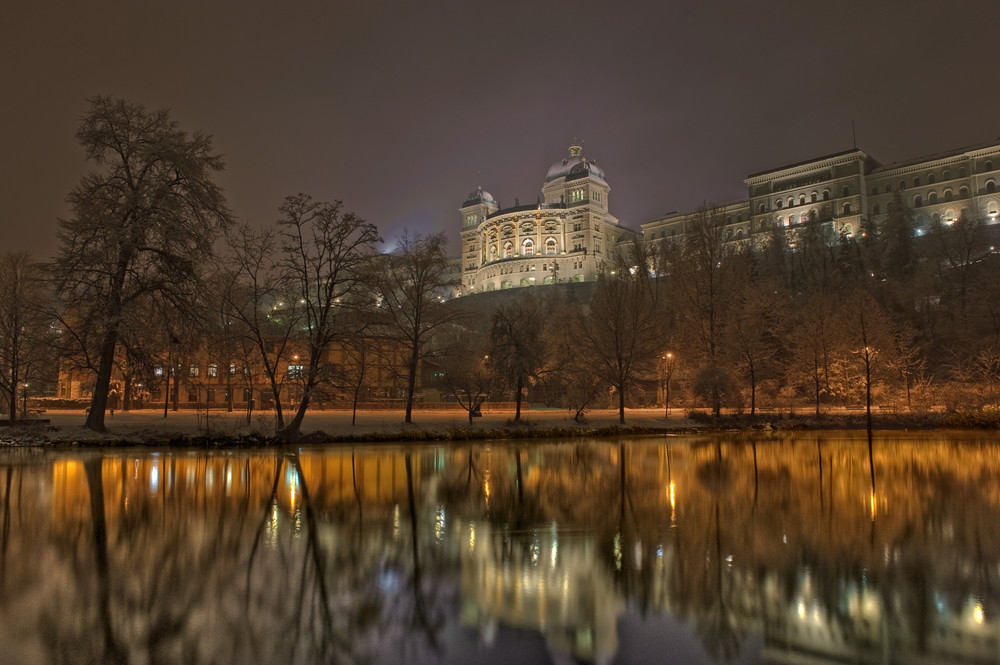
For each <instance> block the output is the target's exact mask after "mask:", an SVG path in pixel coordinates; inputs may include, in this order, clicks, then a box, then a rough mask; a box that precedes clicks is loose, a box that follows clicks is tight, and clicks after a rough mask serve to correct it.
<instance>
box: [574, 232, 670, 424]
mask: <svg viewBox="0 0 1000 665" xmlns="http://www.w3.org/2000/svg"><path fill="white" fill-rule="evenodd" d="M650 266H651V257H650V256H649V253H648V251H647V248H646V246H645V245H643V244H641V243H639V242H635V243H633V244H632V245H631V246H629V247H627V248H625V252H624V253H622V254H619V255H618V256H617V257H616V260H615V263H614V265H613V266H612V269H610V270H607V271H605V272H604V273H602V274H601V275H600V276H599V277H598V280H597V286H596V287H595V289H594V295H593V297H592V298H591V300H590V306H589V308H588V310H587V312H586V314H585V315H583V316H580V317H579V321H578V323H579V325H578V331H579V334H580V347H581V352H582V353H583V354H584V355H585V356H586V357H587V358H588V359H589V360H590V362H591V363H592V371H593V373H594V374H596V375H597V376H598V377H600V378H601V379H602V380H603V381H604V382H605V383H606V384H607V385H610V386H611V387H613V388H614V389H615V391H616V392H617V394H618V420H619V422H621V423H624V422H625V401H626V394H627V392H628V391H629V390H630V389H631V388H632V387H633V385H634V383H635V381H636V379H638V378H639V377H640V376H641V375H642V374H643V373H644V372H647V371H649V370H650V369H651V368H653V367H654V365H655V362H656V358H657V351H658V350H659V347H660V345H661V344H662V335H661V328H662V325H661V323H662V309H661V307H662V306H661V302H660V299H661V297H662V296H661V292H660V289H659V288H658V282H657V280H656V279H655V278H654V277H653V276H652V275H651V274H650Z"/></svg>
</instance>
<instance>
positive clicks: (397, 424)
mask: <svg viewBox="0 0 1000 665" xmlns="http://www.w3.org/2000/svg"><path fill="white" fill-rule="evenodd" d="M351 415H352V414H351V412H350V411H349V410H329V411H320V410H316V411H309V412H308V413H307V414H306V416H305V419H304V420H303V422H302V428H301V431H302V433H303V435H307V437H308V438H309V440H321V439H322V438H324V437H322V435H320V434H319V433H320V432H321V433H323V434H325V435H327V436H328V437H331V438H338V437H372V438H373V439H377V440H382V441H385V440H390V439H391V438H392V437H393V436H395V435H398V436H399V437H400V438H405V439H412V438H414V437H415V436H416V437H419V436H420V433H424V434H426V435H427V438H433V437H434V435H437V434H444V433H458V432H469V433H470V436H475V437H483V436H485V435H487V434H488V433H490V432H497V433H498V436H503V434H502V432H503V431H505V430H507V431H510V430H515V431H517V430H542V431H544V430H553V431H554V430H561V431H562V430H579V431H580V432H579V433H581V434H583V433H584V432H586V431H594V430H605V429H612V428H614V427H618V426H620V423H619V419H618V411H617V410H613V409H596V410H593V411H588V412H587V414H586V418H585V421H584V422H583V423H577V422H576V421H575V420H574V419H573V414H572V412H570V411H568V410H561V409H553V410H540V409H539V410H526V411H522V412H521V423H520V424H517V423H514V422H513V418H514V412H513V410H510V411H507V410H501V411H491V410H487V411H484V412H483V415H482V416H481V417H477V418H474V419H473V422H472V425H469V418H468V414H467V413H466V412H465V411H461V410H458V409H455V410H422V409H417V410H414V412H413V423H412V424H406V423H404V412H403V411H402V410H398V411H395V410H393V411H358V413H357V418H356V422H355V423H354V424H352V422H351ZM33 417H34V418H38V419H42V421H43V422H40V423H38V424H31V423H30V422H26V423H24V424H22V425H19V426H16V427H13V428H4V429H0V443H2V442H5V443H8V444H10V443H44V442H45V441H59V442H73V441H86V442H92V443H98V442H100V441H103V440H107V441H108V442H109V443H110V442H123V441H135V442H143V441H150V440H161V441H162V440H170V439H175V438H180V437H211V438H215V437H220V438H221V437H239V436H245V435H250V434H257V435H261V436H271V435H273V434H274V429H275V418H274V414H273V412H270V411H262V412H255V413H253V414H252V415H251V417H250V422H249V423H248V422H247V417H246V413H245V412H238V411H234V412H231V413H230V412H226V411H225V410H223V409H220V410H218V411H209V412H207V413H206V412H205V411H194V410H182V411H168V412H167V415H166V417H164V415H163V409H162V408H161V409H139V410H132V411H115V412H114V415H112V414H111V413H110V412H108V413H107V414H106V415H105V419H104V424H105V426H106V428H107V432H106V433H105V434H97V433H95V432H92V431H91V430H88V429H86V428H85V427H83V423H84V421H85V420H86V412H85V411H83V410H49V411H46V412H45V413H41V414H38V415H36V416H33ZM44 421H48V422H47V423H46V422H44ZM697 426H698V425H697V424H696V423H694V422H693V421H690V420H688V419H687V418H685V417H684V416H683V414H682V413H681V411H680V409H677V410H672V411H671V414H670V418H669V419H667V418H665V417H664V413H663V409H662V408H659V409H626V412H625V425H624V427H626V428H630V429H632V428H634V429H648V430H651V431H658V430H666V429H677V430H690V429H691V428H694V427H697ZM312 433H316V434H315V435H314V437H309V436H308V435H310V434H312Z"/></svg>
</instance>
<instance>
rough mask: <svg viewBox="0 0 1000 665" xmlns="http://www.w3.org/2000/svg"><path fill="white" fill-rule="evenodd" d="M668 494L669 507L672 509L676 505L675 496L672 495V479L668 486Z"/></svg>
mask: <svg viewBox="0 0 1000 665" xmlns="http://www.w3.org/2000/svg"><path fill="white" fill-rule="evenodd" d="M668 493H669V495H670V509H671V510H673V509H674V508H676V507H677V497H676V496H674V481H672V480H671V481H670V488H669V490H668Z"/></svg>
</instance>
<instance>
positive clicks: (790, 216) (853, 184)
mask: <svg viewBox="0 0 1000 665" xmlns="http://www.w3.org/2000/svg"><path fill="white" fill-rule="evenodd" d="M744 182H745V183H746V185H747V198H746V199H744V200H741V201H736V202H733V203H728V204H725V205H722V206H719V208H720V212H721V213H722V214H723V215H724V216H725V218H726V221H727V223H728V226H729V229H728V236H729V237H730V238H731V239H733V240H739V239H741V238H748V237H750V236H751V235H752V234H754V233H759V232H761V231H765V230H767V229H769V228H770V227H771V226H772V225H774V224H776V225H778V226H780V227H786V228H789V229H795V228H797V227H799V226H801V224H802V223H803V222H804V221H807V220H809V219H810V218H811V217H815V219H817V220H818V221H819V222H820V223H821V224H822V226H823V229H824V231H825V232H826V235H827V238H828V239H830V240H831V241H832V240H833V239H835V238H836V237H838V236H839V234H841V233H845V234H847V235H849V236H851V235H854V234H857V233H859V232H860V230H861V221H862V218H863V217H868V218H869V219H870V220H871V221H873V222H875V223H876V224H878V223H879V222H881V221H883V220H885V218H886V215H887V212H888V204H889V203H891V202H892V201H894V200H895V197H896V196H899V197H900V198H901V201H902V203H903V204H905V205H906V206H908V207H910V208H911V209H912V210H913V213H914V222H915V223H916V232H917V233H918V234H922V233H924V232H926V230H927V229H928V228H929V227H930V226H931V225H932V224H933V223H935V222H943V223H946V224H947V223H951V222H954V221H955V220H957V219H958V218H959V217H961V216H962V215H963V214H964V215H967V216H969V217H978V218H982V219H985V220H986V221H988V222H990V223H995V222H996V221H997V215H998V207H1000V206H998V204H1000V193H998V191H997V190H998V182H1000V144H997V143H991V144H987V145H981V146H976V147H972V148H962V149H959V150H953V151H950V152H946V153H942V154H938V155H931V156H929V157H923V158H920V159H915V160H910V161H907V162H899V163H892V164H884V165H883V164H880V163H879V162H877V161H875V160H874V159H873V158H872V157H870V156H869V155H868V154H866V153H865V152H863V151H861V150H857V149H853V150H847V151H845V152H840V153H837V154H833V155H828V156H826V157H819V158H816V159H811V160H808V161H804V162H799V163H797V164H791V165H789V166H782V167H779V168H776V169H770V170H767V171H763V172H761V173H755V174H753V175H750V176H748V177H747V178H746V179H745V180H744ZM695 214H696V213H694V212H686V213H671V214H669V215H665V216H664V217H662V218H660V219H657V220H654V221H651V222H648V223H646V224H643V225H642V231H643V235H644V237H645V238H646V239H651V240H657V239H660V238H669V237H672V236H677V235H683V234H684V233H685V232H686V231H687V229H688V227H689V225H690V223H691V221H692V220H693V219H694V216H695Z"/></svg>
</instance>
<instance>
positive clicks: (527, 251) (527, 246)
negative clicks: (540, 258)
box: [522, 238, 535, 256]
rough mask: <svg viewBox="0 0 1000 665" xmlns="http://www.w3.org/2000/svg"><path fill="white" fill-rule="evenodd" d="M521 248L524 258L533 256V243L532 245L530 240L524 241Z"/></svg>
mask: <svg viewBox="0 0 1000 665" xmlns="http://www.w3.org/2000/svg"><path fill="white" fill-rule="evenodd" d="M522 247H523V249H524V256H534V254H535V243H533V242H532V241H531V239H530V238H529V239H528V240H525V241H524V244H523V245H522Z"/></svg>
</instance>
